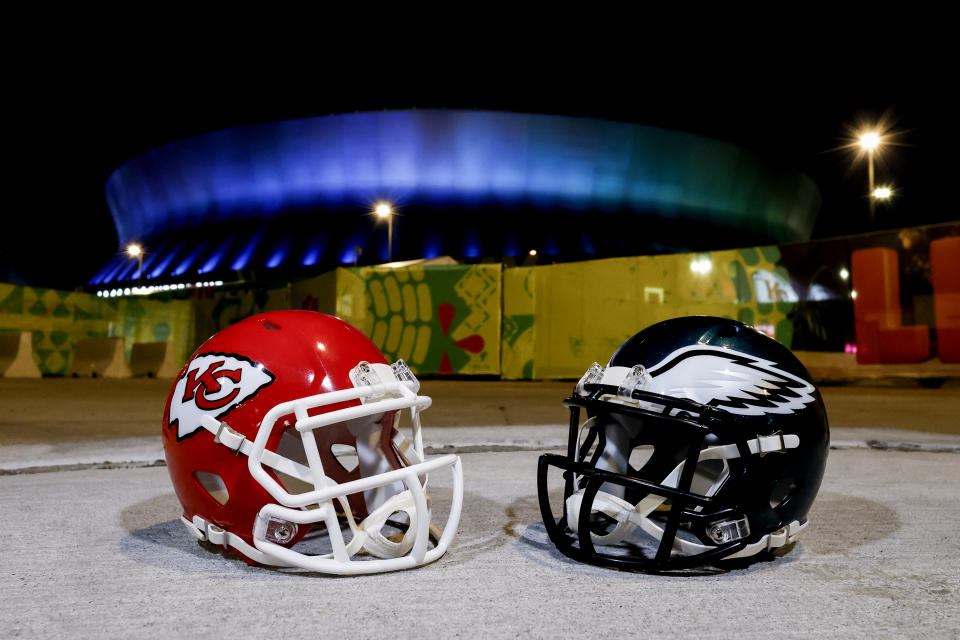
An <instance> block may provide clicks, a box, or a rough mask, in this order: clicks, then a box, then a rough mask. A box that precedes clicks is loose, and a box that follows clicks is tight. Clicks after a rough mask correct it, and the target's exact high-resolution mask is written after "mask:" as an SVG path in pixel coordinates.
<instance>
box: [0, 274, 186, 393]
mask: <svg viewBox="0 0 960 640" xmlns="http://www.w3.org/2000/svg"><path fill="white" fill-rule="evenodd" d="M194 326H195V322H194V310H193V306H192V305H191V304H190V302H189V301H186V300H157V299H144V298H138V297H129V298H99V297H97V296H95V295H92V294H89V293H82V292H71V291H56V290H54V289H41V288H37V287H25V286H19V285H12V284H0V332H7V331H30V332H31V333H32V334H33V357H34V360H35V361H36V363H37V367H38V368H39V369H40V372H41V373H42V374H44V375H62V374H63V373H64V372H66V370H67V367H68V366H69V365H70V360H71V358H72V357H73V349H74V345H75V344H76V342H77V340H79V339H81V338H87V337H113V336H123V337H124V338H126V347H127V355H128V356H129V352H130V349H131V348H132V346H133V343H134V342H155V341H165V340H172V341H173V343H174V346H175V349H176V351H175V353H176V356H177V357H178V358H180V359H183V360H185V359H186V357H187V355H188V354H189V353H190V350H191V349H192V346H193V343H194V339H195V332H194Z"/></svg>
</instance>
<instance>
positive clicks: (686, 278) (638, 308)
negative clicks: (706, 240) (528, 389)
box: [501, 247, 795, 378]
mask: <svg viewBox="0 0 960 640" xmlns="http://www.w3.org/2000/svg"><path fill="white" fill-rule="evenodd" d="M779 259H780V251H779V250H778V249H777V247H758V248H749V249H742V250H731V251H715V252H712V253H699V254H673V255H663V256H643V257H633V258H612V259H607V260H593V261H588V262H576V263H565V264H556V265H547V266H540V267H520V268H516V269H507V270H506V271H505V272H504V295H503V300H504V303H503V306H504V309H503V347H502V348H503V356H502V370H501V374H502V376H503V377H504V378H575V377H579V376H580V375H582V373H583V372H584V371H585V370H586V368H587V367H588V366H589V365H590V363H591V362H594V361H601V362H606V360H607V359H609V357H610V356H611V355H613V352H614V351H616V349H617V348H618V347H619V346H620V345H621V344H622V343H623V342H624V341H625V340H626V339H627V338H629V337H630V336H631V335H633V334H634V333H636V332H637V331H639V330H641V329H643V328H644V327H647V326H649V325H651V324H654V323H656V322H659V321H661V320H666V319H668V318H672V317H676V316H682V315H697V314H702V315H715V316H723V317H729V318H736V319H739V320H741V321H743V322H746V323H748V324H752V325H755V326H757V327H758V328H759V329H760V330H762V331H764V332H766V333H768V334H769V335H771V336H774V337H775V338H777V339H778V340H780V341H781V342H783V343H784V344H786V345H787V346H790V341H791V339H792V336H793V327H792V322H791V320H790V319H789V318H788V314H789V313H790V311H791V310H792V309H793V303H792V302H790V300H793V299H795V294H794V293H793V292H792V288H791V286H790V279H789V274H788V273H786V271H785V269H783V267H782V266H780V265H778V261H779Z"/></svg>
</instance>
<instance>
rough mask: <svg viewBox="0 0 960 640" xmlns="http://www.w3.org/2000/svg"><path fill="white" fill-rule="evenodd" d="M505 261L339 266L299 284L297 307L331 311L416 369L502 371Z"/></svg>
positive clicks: (295, 291)
mask: <svg viewBox="0 0 960 640" xmlns="http://www.w3.org/2000/svg"><path fill="white" fill-rule="evenodd" d="M500 296H501V266H500V265H499V264H495V265H485V264H481V265H429V266H422V265H419V266H409V267H401V268H382V267H361V268H353V269H343V268H341V269H337V270H336V271H335V272H331V273H330V274H324V275H322V276H319V277H317V278H312V279H310V280H307V281H303V282H300V283H297V284H295V285H294V286H293V301H294V305H295V306H296V307H298V308H301V309H312V310H314V311H324V312H326V313H333V314H335V315H337V316H339V317H341V318H343V319H344V320H346V321H347V322H349V323H351V324H353V325H354V326H356V327H357V328H359V329H360V330H361V331H363V332H364V333H365V334H367V335H368V336H370V338H371V340H373V342H374V344H376V345H377V347H379V348H380V350H381V351H383V353H384V354H385V355H386V356H387V358H388V359H389V360H391V361H392V360H397V359H401V358H402V359H403V360H405V361H407V363H409V365H410V367H411V368H412V369H413V370H414V371H415V372H417V373H421V374H424V373H427V374H431V373H439V374H492V375H496V374H498V373H500V316H501V310H500Z"/></svg>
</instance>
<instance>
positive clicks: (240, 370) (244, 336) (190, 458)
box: [163, 311, 463, 574]
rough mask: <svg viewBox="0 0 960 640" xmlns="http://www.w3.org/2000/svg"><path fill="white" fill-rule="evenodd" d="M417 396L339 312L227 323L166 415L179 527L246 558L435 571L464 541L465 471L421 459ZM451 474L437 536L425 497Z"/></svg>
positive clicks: (192, 363) (406, 372)
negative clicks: (443, 472)
mask: <svg viewBox="0 0 960 640" xmlns="http://www.w3.org/2000/svg"><path fill="white" fill-rule="evenodd" d="M419 389H420V383H419V382H417V379H416V377H415V376H414V375H413V373H412V372H411V371H410V369H409V368H407V366H406V365H405V364H404V363H403V361H402V360H400V361H397V362H395V363H394V364H392V365H391V364H388V363H387V361H386V360H385V359H384V357H383V354H382V353H380V350H379V349H377V347H376V346H374V344H373V343H372V342H370V340H368V339H367V338H366V336H364V335H363V334H362V333H360V331H358V330H357V329H355V328H354V327H352V326H350V325H349V324H347V323H346V322H344V321H342V320H340V319H338V318H335V317H333V316H328V315H325V314H322V313H315V312H312V311H276V312H271V313H264V314H260V315H256V316H252V317H250V318H247V319H245V320H242V321H241V322H238V323H237V324H235V325H233V326H230V327H227V328H226V329H224V330H222V331H220V332H219V333H217V334H215V335H214V336H213V337H211V338H210V339H209V340H207V341H206V342H205V343H203V345H201V347H200V348H199V349H198V350H197V351H196V353H194V354H193V356H191V358H190V360H189V361H188V362H187V364H186V365H185V366H184V367H183V369H182V370H181V371H180V375H179V376H178V378H177V380H176V382H175V383H174V385H173V389H172V390H171V391H170V395H169V397H168V398H167V404H166V407H165V409H164V412H163V446H164V451H165V453H166V458H167V468H168V469H169V471H170V478H171V480H172V481H173V486H174V489H175V490H176V493H177V497H178V498H179V499H180V503H181V504H182V505H183V511H184V513H183V516H182V517H181V520H182V521H183V523H184V524H185V525H186V527H187V529H188V530H189V531H190V533H191V534H192V535H193V536H194V537H196V538H197V539H199V540H201V541H208V542H211V543H214V544H217V545H221V546H223V547H224V548H225V549H230V550H232V551H234V552H236V553H239V554H240V555H242V556H243V557H245V558H246V559H247V561H248V562H250V563H260V564H265V565H274V566H294V567H302V568H304V569H309V570H312V571H320V572H323V573H334V574H360V573H376V572H380V571H392V570H396V569H408V568H411V567H416V566H420V565H423V564H426V563H429V562H433V561H434V560H436V559H437V558H439V557H440V556H441V555H443V553H444V552H445V551H446V549H447V547H448V546H449V544H450V541H451V540H452V539H453V536H454V534H455V533H456V530H457V525H458V523H459V520H460V510H461V506H462V503H463V476H462V470H461V466H460V458H459V457H458V456H455V455H445V456H440V457H436V458H432V459H430V460H427V459H426V458H425V456H424V454H423V439H422V437H421V434H420V412H421V411H423V410H424V409H426V408H427V407H429V406H430V403H431V400H430V398H429V397H427V396H421V395H417V392H418V391H419ZM403 409H410V413H411V421H412V427H411V429H412V436H413V437H412V442H411V440H408V439H407V438H406V437H405V436H404V435H403V433H402V432H401V431H400V430H399V421H400V413H401V412H402V410H403ZM444 468H449V469H451V471H452V474H453V484H452V499H451V503H450V508H449V514H448V516H447V521H446V525H445V527H444V528H443V531H442V533H441V532H439V531H438V530H437V529H436V527H434V526H432V525H431V524H430V520H431V504H430V500H429V498H428V496H427V493H426V490H425V489H426V485H427V473H429V472H431V471H436V470H439V469H444ZM341 522H342V523H343V524H344V526H345V527H346V530H347V531H348V532H349V534H350V535H349V536H348V539H345V536H344V531H343V530H342V529H341ZM311 530H313V533H311V534H310V535H309V536H308V535H307V534H308V532H310V531H311ZM316 534H320V535H316ZM294 546H297V549H294Z"/></svg>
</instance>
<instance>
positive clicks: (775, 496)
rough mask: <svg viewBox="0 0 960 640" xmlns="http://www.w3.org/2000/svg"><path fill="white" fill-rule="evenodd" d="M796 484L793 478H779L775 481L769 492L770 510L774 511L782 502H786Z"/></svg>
mask: <svg viewBox="0 0 960 640" xmlns="http://www.w3.org/2000/svg"><path fill="white" fill-rule="evenodd" d="M796 487H797V483H796V482H794V480H793V478H780V479H779V480H777V482H776V484H774V485H773V487H772V488H771V490H770V508H771V509H776V508H777V507H779V506H780V505H782V504H783V503H784V502H786V501H787V500H788V499H789V498H790V496H791V495H793V490H794V489H796Z"/></svg>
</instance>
